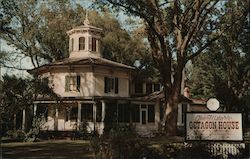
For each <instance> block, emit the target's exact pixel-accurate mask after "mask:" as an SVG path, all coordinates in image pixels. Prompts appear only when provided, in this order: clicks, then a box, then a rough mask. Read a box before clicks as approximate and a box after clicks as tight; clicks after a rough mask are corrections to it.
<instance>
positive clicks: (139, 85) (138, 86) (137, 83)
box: [135, 81, 143, 94]
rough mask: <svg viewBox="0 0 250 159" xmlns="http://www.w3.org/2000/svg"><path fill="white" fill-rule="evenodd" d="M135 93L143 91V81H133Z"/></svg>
mask: <svg viewBox="0 0 250 159" xmlns="http://www.w3.org/2000/svg"><path fill="white" fill-rule="evenodd" d="M135 93H137V94H142V93H143V82H142V81H135Z"/></svg>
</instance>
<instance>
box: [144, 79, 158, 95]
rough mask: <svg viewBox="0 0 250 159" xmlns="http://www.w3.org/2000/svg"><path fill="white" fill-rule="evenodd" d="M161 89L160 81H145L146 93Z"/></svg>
mask: <svg viewBox="0 0 250 159" xmlns="http://www.w3.org/2000/svg"><path fill="white" fill-rule="evenodd" d="M160 90H161V84H160V83H151V82H150V83H146V94H150V93H153V92H157V91H160Z"/></svg>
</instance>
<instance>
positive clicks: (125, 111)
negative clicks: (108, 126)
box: [118, 104, 130, 123]
mask: <svg viewBox="0 0 250 159" xmlns="http://www.w3.org/2000/svg"><path fill="white" fill-rule="evenodd" d="M129 117H130V112H129V108H128V105H126V104H119V105H118V122H124V123H128V122H129Z"/></svg>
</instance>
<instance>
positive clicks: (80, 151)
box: [2, 140, 93, 159]
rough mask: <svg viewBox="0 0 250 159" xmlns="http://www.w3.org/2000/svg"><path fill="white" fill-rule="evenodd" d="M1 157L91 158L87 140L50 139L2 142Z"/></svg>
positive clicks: (10, 158) (91, 154)
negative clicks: (27, 141)
mask: <svg viewBox="0 0 250 159" xmlns="http://www.w3.org/2000/svg"><path fill="white" fill-rule="evenodd" d="M2 147H3V159H93V153H92V151H91V150H90V147H89V141H82V140H77V141H76V140H74V141H71V140H50V141H42V142H35V143H4V144H2Z"/></svg>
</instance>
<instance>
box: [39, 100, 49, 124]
mask: <svg viewBox="0 0 250 159" xmlns="http://www.w3.org/2000/svg"><path fill="white" fill-rule="evenodd" d="M36 116H38V117H44V118H45V120H46V122H47V121H48V105H47V104H39V105H37V110H36Z"/></svg>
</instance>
